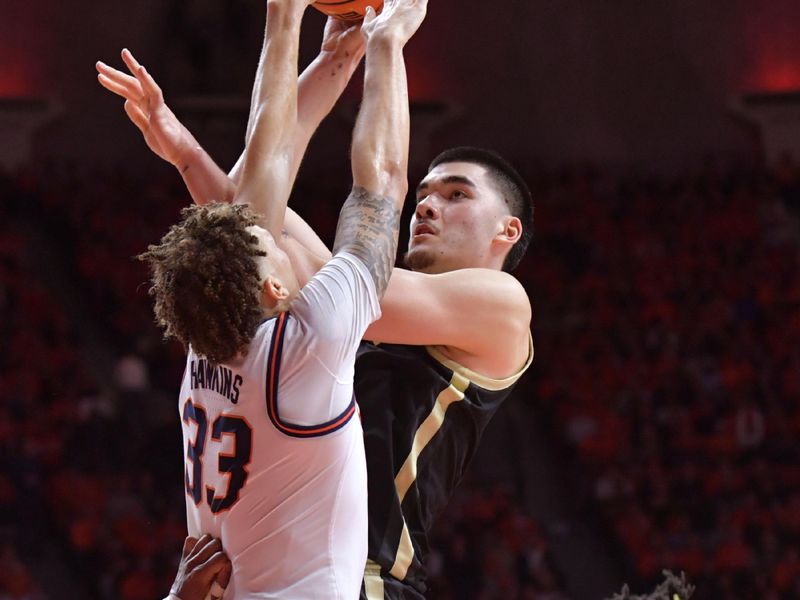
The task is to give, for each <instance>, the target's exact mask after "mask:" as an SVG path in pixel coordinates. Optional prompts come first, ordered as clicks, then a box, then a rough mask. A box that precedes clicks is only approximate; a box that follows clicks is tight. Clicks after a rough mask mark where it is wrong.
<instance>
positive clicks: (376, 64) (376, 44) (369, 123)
mask: <svg viewBox="0 0 800 600" xmlns="http://www.w3.org/2000/svg"><path fill="white" fill-rule="evenodd" d="M408 143H409V108H408V84H407V82H406V68H405V63H404V61H403V47H402V44H401V43H399V42H397V41H395V40H394V39H392V38H390V37H378V38H374V39H370V40H369V42H368V48H367V58H366V72H365V75H364V100H363V102H362V104H361V110H360V112H359V115H358V120H357V121H356V127H355V130H354V132H353V146H352V155H351V159H352V166H353V185H354V186H356V187H362V188H364V189H367V190H369V191H370V192H374V193H377V194H378V195H381V196H392V197H394V198H395V200H396V202H397V207H398V209H399V208H400V207H401V206H402V202H403V200H404V198H405V194H406V191H407V187H408V181H407V170H408Z"/></svg>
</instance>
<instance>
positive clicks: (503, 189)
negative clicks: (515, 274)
mask: <svg viewBox="0 0 800 600" xmlns="http://www.w3.org/2000/svg"><path fill="white" fill-rule="evenodd" d="M452 162H467V163H473V164H477V165H481V166H483V167H486V169H487V170H488V171H489V174H490V176H491V177H492V179H493V180H494V182H495V183H496V184H497V187H498V188H499V190H500V193H501V194H502V196H503V200H505V203H506V205H508V209H509V210H510V211H511V214H512V215H513V216H515V217H517V218H518V219H519V220H520V221H521V222H522V235H521V236H520V238H519V240H518V241H517V243H516V244H514V246H513V247H512V248H511V250H510V251H509V252H508V255H506V259H505V261H504V262H503V270H504V271H513V270H514V269H516V268H517V265H519V263H520V261H521V260H522V257H523V256H525V252H527V251H528V245H529V244H530V243H531V239H532V238H533V196H532V195H531V190H530V188H529V187H528V184H527V183H525V180H524V179H523V178H522V176H521V175H520V174H519V173H518V172H517V170H516V169H515V168H514V167H512V166H511V164H510V163H509V162H508V161H507V160H506V159H504V158H503V157H502V156H500V155H499V154H497V153H496V152H493V151H491V150H485V149H483V148H474V147H472V146H459V147H457V148H451V149H449V150H445V151H444V152H442V153H441V154H440V155H439V156H437V157H436V158H434V159H433V161H432V162H431V164H430V166H429V167H428V171H431V170H433V169H434V168H435V167H437V166H439V165H441V164H443V163H452Z"/></svg>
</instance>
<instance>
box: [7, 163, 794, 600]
mask: <svg viewBox="0 0 800 600" xmlns="http://www.w3.org/2000/svg"><path fill="white" fill-rule="evenodd" d="M523 166H524V165H523ZM528 175H529V176H530V177H529V178H530V180H531V183H532V187H533V188H534V193H535V196H536V199H537V207H536V234H535V238H534V243H533V246H532V250H531V252H530V256H529V257H528V258H527V259H526V261H525V262H524V263H523V265H522V267H521V268H520V270H519V272H518V273H517V275H518V276H519V277H520V279H521V280H522V281H523V283H524V284H525V285H526V287H527V289H528V290H529V292H530V295H531V298H532V302H533V306H534V325H533V329H534V339H535V341H536V347H537V358H536V360H535V361H534V368H533V374H532V376H531V377H529V378H528V379H527V380H526V381H524V382H523V383H522V384H521V386H520V390H519V391H518V392H517V394H516V395H515V396H514V399H513V400H512V401H522V402H527V403H529V405H530V406H531V409H532V410H533V411H536V412H538V413H540V415H541V417H542V418H544V419H545V420H546V422H548V423H549V424H550V425H551V426H552V427H551V428H550V429H551V431H553V432H554V433H553V436H552V440H551V442H552V443H553V444H554V445H555V446H557V449H558V452H559V453H560V454H561V455H562V456H563V458H564V459H565V460H566V461H567V465H568V467H569V468H568V469H567V471H566V472H567V473H569V474H570V484H571V486H570V488H569V489H570V493H571V494H573V496H574V497H575V498H576V499H577V502H578V503H579V504H580V505H581V507H582V508H583V509H585V511H586V514H590V515H594V516H595V517H596V522H597V524H598V527H599V528H600V530H601V531H602V532H604V533H605V534H606V535H607V536H608V539H609V540H610V544H611V545H612V546H613V547H614V548H615V549H616V553H617V554H618V556H619V557H620V559H621V561H622V562H623V563H624V564H625V565H626V568H627V569H628V572H627V574H628V577H629V580H631V581H632V582H638V583H639V584H641V585H650V584H652V583H654V582H656V581H658V580H659V579H660V572H661V569H662V568H671V569H673V570H681V569H683V570H685V571H686V572H687V573H688V574H689V578H690V580H692V581H693V582H694V583H696V584H697V585H698V587H699V590H698V597H701V598H702V597H709V598H726V599H730V600H735V599H738V598H742V599H745V598H761V599H763V600H788V599H789V598H796V597H798V596H800V551H798V548H800V445H798V444H797V442H796V440H797V439H799V438H800V410H798V406H800V405H799V404H798V398H799V397H800V344H798V343H797V342H798V341H800V310H798V308H800V276H799V275H798V266H800V265H798V259H799V258H800V252H799V251H800V245H798V239H799V237H798V219H797V211H798V208H799V207H800V170H799V169H798V168H797V166H796V165H795V164H794V163H792V162H791V161H790V160H788V159H787V160H786V161H784V163H783V164H782V165H781V167H780V168H778V169H776V170H775V171H773V172H765V171H763V170H758V169H747V168H739V169H736V170H730V171H723V170H721V169H719V168H716V167H715V166H714V165H713V163H709V164H707V165H706V166H704V167H703V168H702V169H699V170H698V171H697V172H695V173H690V174H685V175H683V176H681V177H679V178H677V179H675V180H674V181H670V180H665V179H663V178H661V179H653V178H646V177H642V176H640V175H611V174H610V173H607V172H602V171H598V170H595V169H591V168H581V169H572V170H570V171H568V172H564V173H555V174H549V175H547V176H542V175H537V174H533V173H528ZM340 177H341V175H340ZM177 179H178V178H177V177H176V176H175V175H174V174H173V173H170V172H166V171H165V172H164V173H161V174H160V172H158V173H155V174H154V175H153V176H151V177H148V178H137V177H132V176H130V175H125V174H123V173H121V172H115V171H112V170H104V171H101V172H87V171H82V170H81V169H79V168H77V167H75V166H73V165H63V164H49V165H46V166H41V167H38V168H37V169H31V170H29V171H23V172H21V173H19V174H18V175H15V176H14V177H13V178H11V177H7V176H6V177H0V196H1V197H2V202H0V308H2V314H3V319H2V320H0V344H2V347H3V348H5V349H6V351H5V352H3V353H2V354H0V384H1V385H0V394H2V402H0V464H1V465H2V469H0V599H2V600H6V599H14V600H22V599H27V600H37V599H39V598H43V597H44V596H43V592H42V588H41V584H40V582H41V577H43V576H46V574H43V573H40V572H37V571H36V568H35V567H36V565H44V564H47V560H45V559H46V558H47V557H53V556H58V557H62V558H63V559H64V560H66V561H67V564H66V565H65V569H66V571H68V572H70V573H72V574H74V575H75V579H76V580H77V581H78V582H80V583H81V584H82V585H83V586H85V589H84V590H83V591H82V593H84V594H87V597H90V598H96V599H98V600H100V599H103V600H105V599H109V600H110V599H112V598H113V599H120V600H152V599H153V598H157V597H161V596H162V595H163V594H164V593H165V592H166V591H167V590H168V589H169V585H170V583H171V581H172V578H173V576H174V573H175V567H176V564H177V563H176V559H177V554H178V551H179V549H180V547H181V542H182V539H183V536H184V535H185V525H184V499H183V493H182V489H181V486H182V469H183V466H182V463H181V460H180V458H181V456H182V449H181V440H180V435H179V429H178V425H177V420H176V414H177V413H176V407H177V405H176V402H175V397H174V393H175V390H176V388H177V385H178V380H179V377H180V374H181V372H182V369H183V351H182V348H180V347H179V346H177V345H176V344H173V343H163V342H162V341H161V339H160V333H159V331H158V330H157V329H156V328H155V325H154V324H153V322H152V316H151V307H150V300H149V298H148V295H147V283H146V281H147V273H146V270H145V269H144V267H143V265H142V264H141V263H138V262H137V261H136V260H134V259H133V257H134V256H135V255H136V254H138V253H140V252H141V251H143V250H144V249H145V248H146V246H147V244H148V243H150V242H153V241H156V240H157V239H158V238H159V237H160V236H161V235H162V234H163V233H164V232H165V231H166V229H167V228H168V226H169V225H170V224H171V223H174V222H175V221H176V220H177V219H178V216H179V211H180V208H181V207H182V206H183V205H184V204H185V203H186V202H187V196H186V194H185V192H183V190H182V189H181V188H180V187H179V185H178V184H179V181H177ZM318 181H326V178H319V180H318ZM316 185H317V187H316V188H315V187H314V186H315V184H311V183H308V182H306V183H301V184H300V185H299V187H298V190H297V192H296V196H297V200H298V201H300V206H299V208H300V211H301V212H304V210H303V208H304V207H303V204H302V200H303V198H304V197H320V196H325V195H330V194H337V193H339V192H337V191H336V187H335V185H333V184H331V183H330V182H328V183H326V185H327V186H329V187H326V188H320V187H319V184H316ZM345 186H346V182H342V189H343V190H344V189H346V188H345ZM342 197H344V196H343V195H342ZM335 204H336V203H331V206H332V207H331V208H329V209H326V210H316V211H313V212H310V211H305V212H307V214H309V215H311V217H312V223H311V224H312V226H314V227H315V228H317V229H318V230H319V231H321V232H323V237H325V238H327V237H329V236H330V235H331V234H332V233H333V226H334V224H335V219H336V205H335ZM42 248H49V249H51V250H52V251H53V252H54V254H52V253H51V255H48V254H47V253H46V252H44V254H43V250H42ZM43 256H44V257H45V258H44V259H43V258H42V257H43ZM43 260H44V261H45V262H43ZM56 272H57V273H59V274H60V275H59V276H58V277H54V273H56ZM65 282H66V285H65ZM69 290H71V291H69ZM75 319H79V324H76V322H75ZM78 327H80V328H81V331H80V334H81V335H80V336H79V335H77V333H78V329H77V328H78ZM87 339H91V340H93V343H91V344H87V343H86V340H87ZM79 340H80V343H79ZM98 365H100V367H99V370H100V371H101V372H100V373H98V372H97V371H98ZM522 505H523V499H521V498H519V497H518V496H516V495H515V494H513V493H511V492H509V490H508V489H505V488H503V487H502V486H500V487H496V486H490V487H487V486H486V485H483V486H482V485H480V484H478V483H477V482H475V481H470V482H468V485H465V486H462V488H461V490H460V491H459V492H458V493H457V495H456V497H455V498H454V499H453V502H452V503H451V506H450V507H449V508H448V510H447V512H446V514H445V515H443V516H442V518H441V520H440V525H439V527H438V528H437V530H436V533H435V536H434V538H435V543H434V551H433V553H432V555H431V559H430V561H429V568H430V571H431V585H432V590H431V594H430V597H431V598H433V599H438V598H441V599H447V598H458V599H463V598H476V599H480V600H493V599H501V598H502V599H509V598H520V599H525V600H534V599H535V600H563V599H565V598H566V597H567V596H566V595H565V592H564V590H565V589H566V588H567V585H566V583H565V581H564V577H563V575H562V574H561V571H560V569H559V568H557V567H556V564H555V562H554V560H553V556H552V554H551V552H550V550H549V546H548V540H547V535H546V534H545V532H544V531H543V530H542V529H541V527H540V526H539V525H537V522H536V521H535V520H534V519H532V518H531V517H530V516H529V515H527V514H526V512H525V511H524V510H523V508H522ZM32 569H33V570H32Z"/></svg>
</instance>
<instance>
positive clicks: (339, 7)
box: [314, 0, 383, 21]
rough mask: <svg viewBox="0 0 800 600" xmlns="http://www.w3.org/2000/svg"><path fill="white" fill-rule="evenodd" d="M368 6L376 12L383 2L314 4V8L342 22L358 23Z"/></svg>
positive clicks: (350, 0) (341, 0)
mask: <svg viewBox="0 0 800 600" xmlns="http://www.w3.org/2000/svg"><path fill="white" fill-rule="evenodd" d="M368 6H372V7H373V8H374V9H375V10H376V11H377V10H380V9H381V7H382V6H383V0H318V1H317V2H314V8H316V9H318V10H321V11H322V12H324V13H325V14H326V15H330V16H331V17H336V18H337V19H342V20H343V21H358V20H359V19H361V18H362V17H363V16H364V12H365V11H366V10H367V7H368Z"/></svg>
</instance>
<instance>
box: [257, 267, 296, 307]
mask: <svg viewBox="0 0 800 600" xmlns="http://www.w3.org/2000/svg"><path fill="white" fill-rule="evenodd" d="M261 286H262V287H261V289H262V292H263V296H264V300H265V302H266V304H267V306H269V307H270V308H275V307H276V306H277V305H278V304H279V303H281V302H283V301H284V300H286V299H287V298H288V297H289V289H288V288H287V287H286V286H285V285H283V283H281V280H280V279H278V278H277V277H275V276H273V275H270V276H269V277H267V278H266V279H265V280H264V283H262V284H261Z"/></svg>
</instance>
